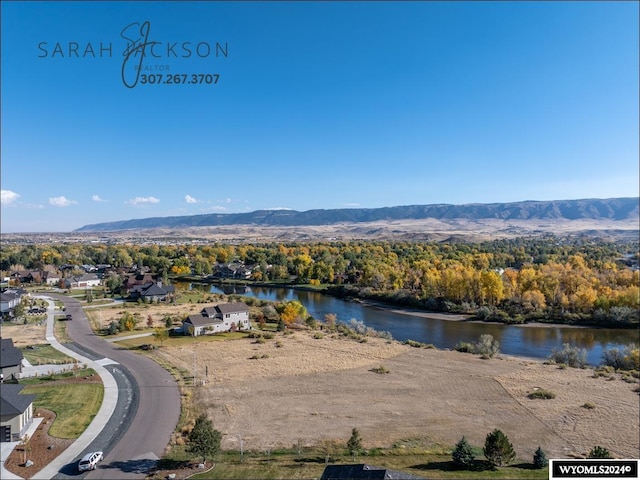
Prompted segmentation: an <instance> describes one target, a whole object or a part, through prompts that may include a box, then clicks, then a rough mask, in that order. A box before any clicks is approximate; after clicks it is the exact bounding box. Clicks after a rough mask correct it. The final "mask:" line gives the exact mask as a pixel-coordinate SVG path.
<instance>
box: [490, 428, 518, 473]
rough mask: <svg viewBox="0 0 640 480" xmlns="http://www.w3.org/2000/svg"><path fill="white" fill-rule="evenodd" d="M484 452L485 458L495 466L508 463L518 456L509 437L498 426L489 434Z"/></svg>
mask: <svg viewBox="0 0 640 480" xmlns="http://www.w3.org/2000/svg"><path fill="white" fill-rule="evenodd" d="M483 452H484V456H485V458H486V459H487V460H489V462H491V464H492V465H493V466H495V467H501V466H503V465H508V464H509V463H510V462H511V461H513V459H514V458H516V452H515V451H514V449H513V445H511V443H510V442H509V438H508V437H507V436H506V435H505V434H504V433H502V432H501V431H500V430H498V429H497V428H496V429H495V430H494V431H493V432H491V433H489V434H487V438H486V440H485V442H484V448H483Z"/></svg>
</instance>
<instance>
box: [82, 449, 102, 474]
mask: <svg viewBox="0 0 640 480" xmlns="http://www.w3.org/2000/svg"><path fill="white" fill-rule="evenodd" d="M102 459H104V455H103V454H102V452H91V453H87V454H86V455H85V456H84V457H82V458H81V459H80V461H79V462H78V470H80V471H81V472H84V471H85V470H95V469H96V467H97V466H98V462H100V461H101V460H102Z"/></svg>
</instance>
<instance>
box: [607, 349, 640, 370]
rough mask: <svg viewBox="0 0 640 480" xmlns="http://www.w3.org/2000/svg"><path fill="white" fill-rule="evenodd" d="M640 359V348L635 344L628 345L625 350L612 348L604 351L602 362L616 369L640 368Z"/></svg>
mask: <svg viewBox="0 0 640 480" xmlns="http://www.w3.org/2000/svg"><path fill="white" fill-rule="evenodd" d="M639 359H640V355H639V350H638V348H637V347H633V346H627V347H625V348H624V349H623V350H618V349H617V348H611V349H609V350H605V351H604V352H603V353H602V364H603V365H605V366H608V367H613V368H614V369H615V370H638V369H640V363H639V362H640V360H639Z"/></svg>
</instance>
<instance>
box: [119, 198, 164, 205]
mask: <svg viewBox="0 0 640 480" xmlns="http://www.w3.org/2000/svg"><path fill="white" fill-rule="evenodd" d="M159 202H160V200H158V199H157V198H156V197H136V198H132V199H131V200H127V201H126V202H124V203H128V204H129V205H147V204H149V203H159Z"/></svg>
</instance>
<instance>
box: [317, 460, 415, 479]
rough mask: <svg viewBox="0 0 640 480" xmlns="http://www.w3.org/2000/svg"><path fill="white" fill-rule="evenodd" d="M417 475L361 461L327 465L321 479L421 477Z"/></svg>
mask: <svg viewBox="0 0 640 480" xmlns="http://www.w3.org/2000/svg"><path fill="white" fill-rule="evenodd" d="M420 478H422V477H418V476H416V475H411V474H410V473H405V472H400V471H398V470H390V469H388V468H383V467H374V466H373V465H367V464H365V463H360V464H357V465H327V466H326V467H325V468H324V472H322V476H321V477H320V480H346V479H350V480H351V479H354V480H356V479H367V480H369V479H371V480H374V479H375V480H377V479H380V480H385V479H398V480H405V479H406V480H415V479H420Z"/></svg>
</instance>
